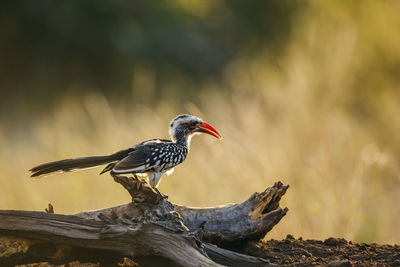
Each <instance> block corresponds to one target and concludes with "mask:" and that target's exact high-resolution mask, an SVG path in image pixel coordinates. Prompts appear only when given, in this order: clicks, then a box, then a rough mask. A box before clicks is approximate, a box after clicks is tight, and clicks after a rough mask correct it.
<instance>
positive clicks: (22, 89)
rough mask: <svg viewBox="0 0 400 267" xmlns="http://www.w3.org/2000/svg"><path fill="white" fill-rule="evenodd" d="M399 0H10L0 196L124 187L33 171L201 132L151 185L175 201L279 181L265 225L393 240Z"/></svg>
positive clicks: (16, 203)
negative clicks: (278, 214)
mask: <svg viewBox="0 0 400 267" xmlns="http://www.w3.org/2000/svg"><path fill="white" fill-rule="evenodd" d="M399 12H400V2H399V1H396V0H393V1H390V0H387V1H374V0H371V1H368V0H364V1H356V0H355V1H318V0H314V1H282V0H275V1H240V0H231V1H221V0H192V1H185V0H173V1H119V0H118V1H111V2H110V1H96V2H92V1H74V0H73V1H57V2H54V1H50V0H43V1H8V2H5V3H2V6H1V8H0V36H1V38H0V90H1V98H0V158H1V163H0V209H25V210H44V208H45V207H47V203H49V202H50V203H52V204H53V205H54V207H55V211H56V212H57V213H77V212H80V211H83V210H90V209H100V208H105V207H109V206H113V205H117V204H121V203H126V202H128V201H129V200H130V197H129V195H128V194H127V192H126V191H125V190H124V189H122V187H121V186H120V185H118V184H116V183H115V182H113V180H112V178H111V177H110V176H108V175H102V176H98V173H99V172H100V171H101V168H98V169H91V170H87V171H83V172H76V173H69V174H61V175H57V176H52V177H46V178H42V179H39V180H35V179H31V178H29V174H28V169H30V168H31V167H33V166H34V165H37V164H39V163H43V162H47V161H53V160H58V159H63V158H70V157H77V156H88V155H102V154H108V153H111V152H114V151H117V150H119V149H123V148H126V147H129V146H131V145H134V144H136V143H138V142H140V141H142V140H146V139H150V138H155V137H160V138H167V137H168V124H169V122H170V120H171V119H172V118H173V117H175V116H176V115H178V114H181V113H191V114H194V115H197V116H200V117H202V118H203V119H204V120H205V121H206V122H208V123H210V124H211V125H213V126H214V127H215V128H216V129H218V130H219V132H220V133H221V134H222V136H223V137H224V139H223V140H222V141H221V142H219V141H218V140H216V139H214V138H211V137H208V136H197V137H196V138H194V140H193V142H192V146H191V153H190V155H189V157H188V159H187V160H186V161H185V162H184V163H183V164H182V165H180V166H179V167H177V168H176V169H175V172H174V174H173V175H171V176H169V177H164V179H163V180H162V183H161V185H160V190H161V191H162V192H164V193H165V194H167V195H169V199H170V200H171V201H172V202H174V203H178V204H181V205H190V206H211V205H221V204H225V203H229V202H240V201H243V200H245V199H246V198H247V197H249V196H250V195H251V194H252V193H253V192H255V191H262V190H264V189H265V188H267V187H268V186H270V185H272V184H273V183H274V182H276V181H278V180H280V181H282V182H283V183H285V184H290V189H289V191H288V193H287V195H285V196H284V198H283V201H282V206H288V207H289V213H288V214H287V216H285V217H284V218H283V219H282V221H281V222H280V223H279V224H278V225H277V226H276V227H275V228H274V229H273V231H272V232H271V233H270V234H269V235H268V236H267V237H266V238H275V239H279V238H283V237H285V236H286V234H289V233H290V234H293V235H295V236H296V237H300V236H302V237H303V238H310V239H311V238H313V239H324V238H327V237H330V236H335V237H344V238H346V239H350V240H355V241H362V242H378V243H399V242H400V227H398V225H399V223H398V222H399V220H400V205H399V203H400V193H399V192H400V135H399V132H400V117H399V114H400V90H399V89H400V30H399V29H400V16H399Z"/></svg>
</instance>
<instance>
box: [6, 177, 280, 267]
mask: <svg viewBox="0 0 400 267" xmlns="http://www.w3.org/2000/svg"><path fill="white" fill-rule="evenodd" d="M114 179H115V180H116V182H118V183H120V184H122V185H123V186H124V188H125V189H127V190H128V192H129V193H130V194H131V196H132V200H133V201H132V202H131V203H128V204H124V205H120V206H117V207H112V208H108V209H103V210H98V211H90V212H82V213H79V214H76V215H60V214H53V213H45V212H32V211H0V236H7V238H8V240H10V239H11V240H12V238H16V237H23V240H27V244H31V245H32V244H35V245H37V244H38V243H37V242H43V241H45V243H46V244H54V245H53V247H57V246H60V245H63V246H67V247H69V248H70V249H72V250H73V248H83V249H84V250H96V251H105V252H106V253H111V254H113V255H116V256H115V257H120V258H122V257H124V256H127V257H130V258H132V259H134V260H135V259H138V258H140V257H146V256H158V257H161V258H163V259H167V260H169V262H171V263H172V264H176V265H181V266H219V264H222V265H228V266H270V264H269V263H268V261H266V260H264V259H260V258H255V257H250V256H246V255H242V254H239V253H235V252H232V251H229V250H226V249H222V248H218V247H216V246H214V245H211V244H207V243H205V242H204V241H207V242H212V243H213V244H217V245H225V246H229V245H231V244H235V243H237V242H241V241H243V240H247V239H254V238H260V237H263V236H264V235H265V233H267V232H268V231H269V230H270V229H271V228H272V227H273V226H274V225H275V224H276V223H277V222H279V220H280V219H281V218H282V217H283V216H284V215H285V214H286V211H287V209H281V208H279V200H280V197H281V196H282V195H283V194H284V193H285V191H286V189H287V186H283V185H282V184H281V183H276V184H275V185H273V186H272V187H270V188H268V189H267V190H265V191H264V192H262V193H260V194H258V193H255V194H253V195H252V196H251V197H250V198H249V199H248V200H246V201H245V202H243V203H240V204H231V205H226V206H223V207H217V208H200V209H198V208H187V207H182V206H178V205H173V204H171V203H170V202H169V201H168V200H167V199H165V198H161V197H160V196H159V194H157V193H156V192H155V191H154V190H153V189H152V188H151V187H149V186H148V185H147V184H146V183H144V182H143V181H141V180H139V179H137V178H127V177H114ZM49 210H50V208H49ZM196 214H197V215H196ZM18 240H20V239H18ZM38 240H41V241H38ZM0 243H1V242H0ZM28 247H29V246H28ZM8 251H9V250H8ZM26 251H30V250H29V249H28V250H26ZM18 253H20V252H18ZM3 254H4V253H3ZM3 254H1V246H0V264H2V263H4V262H7V260H9V259H10V258H9V257H8V258H7V257H5V256H4V255H3ZM2 255H3V256H2ZM75 256H77V257H78V256H79V255H77V254H76V255H75ZM78 258H79V257H78ZM38 259H40V257H38ZM52 259H53V261H55V258H54V257H53V258H52ZM45 260H50V261H51V259H45ZM63 260H70V259H65V258H64V259H63ZM72 260H74V259H72ZM92 260H95V259H92ZM20 263H23V262H20ZM13 264H16V263H15V262H14V263H13Z"/></svg>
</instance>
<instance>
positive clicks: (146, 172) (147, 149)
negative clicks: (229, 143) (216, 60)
mask: <svg viewBox="0 0 400 267" xmlns="http://www.w3.org/2000/svg"><path fill="white" fill-rule="evenodd" d="M200 133H205V134H209V135H211V136H214V137H216V138H218V139H219V140H221V139H222V137H221V135H220V134H219V133H218V131H217V130H216V129H214V128H213V127H212V126H211V125H210V124H208V123H206V122H204V121H203V120H202V119H200V118H199V117H196V116H193V115H188V114H184V115H179V116H177V117H175V118H174V119H173V120H172V121H171V123H170V125H169V135H170V137H171V140H168V139H150V140H147V141H143V142H141V143H138V144H136V145H134V146H133V147H130V148H128V149H124V150H120V151H118V152H115V153H113V154H110V155H106V156H91V157H80V158H72V159H63V160H58V161H53V162H48V163H44V164H40V165H38V166H35V167H33V168H32V169H30V170H29V171H30V172H31V177H36V178H39V177H43V176H48V175H52V174H55V173H60V172H61V173H63V172H71V171H77V170H83V169H88V168H93V167H97V166H100V165H105V164H107V166H106V167H105V168H104V169H103V170H102V171H101V172H100V175H101V174H103V173H106V172H109V173H110V175H111V176H113V177H115V176H119V175H122V174H132V175H133V176H134V177H136V178H137V176H136V175H139V176H145V177H147V178H148V181H149V184H150V186H151V187H152V188H153V189H155V191H156V192H157V193H159V194H160V195H162V196H163V197H165V196H166V195H164V194H161V193H160V191H159V190H158V189H157V187H158V185H159V184H160V182H161V178H162V176H163V174H164V173H167V174H171V173H172V172H173V170H174V167H175V166H177V165H179V164H180V163H182V162H183V161H184V160H185V159H186V157H187V155H188V153H189V148H190V142H191V139H192V137H193V136H194V135H196V134H200Z"/></svg>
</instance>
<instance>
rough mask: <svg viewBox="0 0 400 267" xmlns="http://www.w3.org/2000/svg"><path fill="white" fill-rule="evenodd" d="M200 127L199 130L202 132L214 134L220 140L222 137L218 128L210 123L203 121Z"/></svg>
mask: <svg viewBox="0 0 400 267" xmlns="http://www.w3.org/2000/svg"><path fill="white" fill-rule="evenodd" d="M198 127H199V128H198V130H197V132H202V133H206V134H209V135H212V136H214V137H216V138H218V139H219V140H221V139H222V137H221V135H220V134H219V132H218V131H217V130H215V129H214V128H213V127H212V126H211V125H210V124H208V123H205V122H203V123H202V124H201V125H200V126H198Z"/></svg>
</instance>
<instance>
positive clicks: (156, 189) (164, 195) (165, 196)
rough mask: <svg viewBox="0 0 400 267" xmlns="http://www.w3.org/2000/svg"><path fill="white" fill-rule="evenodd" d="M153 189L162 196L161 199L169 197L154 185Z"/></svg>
mask: <svg viewBox="0 0 400 267" xmlns="http://www.w3.org/2000/svg"><path fill="white" fill-rule="evenodd" d="M153 189H154V190H155V191H156V192H157V194H159V195H160V196H161V199H168V195H166V194H163V193H161V192H160V190H158V188H156V187H153Z"/></svg>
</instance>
